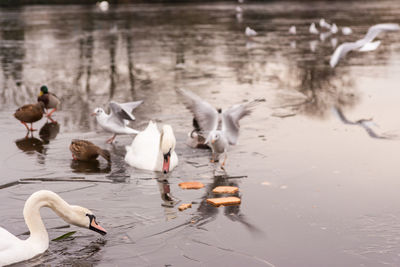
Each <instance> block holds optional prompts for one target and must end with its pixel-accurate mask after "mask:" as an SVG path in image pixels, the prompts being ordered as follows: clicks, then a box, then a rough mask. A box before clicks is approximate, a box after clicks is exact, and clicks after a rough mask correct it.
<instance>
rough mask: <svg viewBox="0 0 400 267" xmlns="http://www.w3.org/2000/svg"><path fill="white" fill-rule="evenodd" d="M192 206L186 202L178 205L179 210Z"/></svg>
mask: <svg viewBox="0 0 400 267" xmlns="http://www.w3.org/2000/svg"><path fill="white" fill-rule="evenodd" d="M191 207H192V203H188V204H182V205H180V206H179V207H178V210H179V211H184V210H185V209H188V208H191Z"/></svg>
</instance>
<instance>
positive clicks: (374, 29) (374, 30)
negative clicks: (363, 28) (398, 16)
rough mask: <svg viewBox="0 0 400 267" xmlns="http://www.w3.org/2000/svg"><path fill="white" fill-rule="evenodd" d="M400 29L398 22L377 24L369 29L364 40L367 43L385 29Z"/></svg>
mask: <svg viewBox="0 0 400 267" xmlns="http://www.w3.org/2000/svg"><path fill="white" fill-rule="evenodd" d="M398 30H400V26H399V24H397V23H382V24H376V25H374V26H372V27H370V28H369V29H368V32H367V34H366V35H365V36H364V38H363V40H365V42H366V43H368V42H371V41H372V40H374V39H375V37H376V36H378V34H380V33H381V32H384V31H398Z"/></svg>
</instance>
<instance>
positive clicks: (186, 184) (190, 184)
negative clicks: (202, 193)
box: [179, 182, 204, 189]
mask: <svg viewBox="0 0 400 267" xmlns="http://www.w3.org/2000/svg"><path fill="white" fill-rule="evenodd" d="M179 186H180V187H181V188H182V189H200V188H203V187H204V184H202V183H200V182H183V183H180V184H179Z"/></svg>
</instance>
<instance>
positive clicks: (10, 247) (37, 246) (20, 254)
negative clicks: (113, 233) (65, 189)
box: [0, 190, 106, 266]
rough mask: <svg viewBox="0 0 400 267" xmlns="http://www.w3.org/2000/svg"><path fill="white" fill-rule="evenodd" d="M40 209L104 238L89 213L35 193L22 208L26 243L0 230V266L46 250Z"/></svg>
mask: <svg viewBox="0 0 400 267" xmlns="http://www.w3.org/2000/svg"><path fill="white" fill-rule="evenodd" d="M41 207H48V208H51V209H52V210H53V211H54V212H55V213H57V215H58V216H60V217H61V218H62V219H63V220H64V221H66V222H67V223H70V224H73V225H76V226H79V227H84V228H89V229H90V230H93V231H96V232H98V233H100V234H103V235H105V234H106V230H104V228H103V227H101V226H100V225H98V224H97V222H96V217H95V216H94V215H93V213H92V212H91V211H90V210H88V209H86V208H83V207H80V206H72V205H69V204H68V203H67V202H65V201H64V200H63V199H62V198H61V197H60V196H58V195H57V194H56V193H54V192H51V191H47V190H41V191H37V192H35V193H33V194H32V195H31V196H30V197H29V198H28V200H27V201H26V202H25V206H24V218H25V223H26V225H27V226H28V228H29V231H30V233H31V234H30V236H29V238H28V239H26V240H21V239H19V238H18V237H16V236H15V235H13V234H11V233H10V232H8V231H7V230H6V229H4V228H2V227H0V266H3V265H9V264H12V263H16V262H20V261H24V260H28V259H31V258H33V257H35V256H37V255H39V254H41V253H43V252H45V251H46V250H47V248H48V247H49V236H48V234H47V231H46V227H45V226H44V224H43V221H42V218H41V217H40V208H41Z"/></svg>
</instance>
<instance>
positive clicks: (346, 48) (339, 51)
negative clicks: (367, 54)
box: [329, 40, 364, 68]
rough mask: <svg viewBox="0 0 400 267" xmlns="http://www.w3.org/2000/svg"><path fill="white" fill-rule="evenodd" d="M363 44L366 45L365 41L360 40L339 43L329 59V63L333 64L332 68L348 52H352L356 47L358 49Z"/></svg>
mask: <svg viewBox="0 0 400 267" xmlns="http://www.w3.org/2000/svg"><path fill="white" fill-rule="evenodd" d="M363 45H364V42H360V40H359V41H357V42H351V43H343V44H341V45H339V46H338V47H337V48H336V50H335V52H333V54H332V56H331V59H330V61H329V64H330V65H331V67H332V68H334V67H335V66H336V65H337V63H338V62H339V60H340V59H341V58H342V57H344V56H346V54H347V53H348V52H350V51H351V50H354V49H358V48H360V47H361V46H363Z"/></svg>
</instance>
